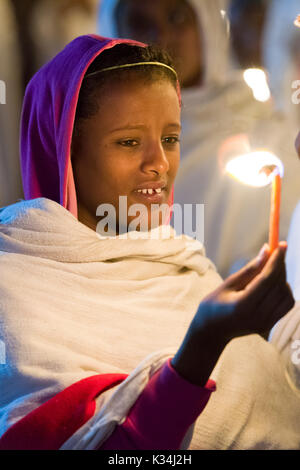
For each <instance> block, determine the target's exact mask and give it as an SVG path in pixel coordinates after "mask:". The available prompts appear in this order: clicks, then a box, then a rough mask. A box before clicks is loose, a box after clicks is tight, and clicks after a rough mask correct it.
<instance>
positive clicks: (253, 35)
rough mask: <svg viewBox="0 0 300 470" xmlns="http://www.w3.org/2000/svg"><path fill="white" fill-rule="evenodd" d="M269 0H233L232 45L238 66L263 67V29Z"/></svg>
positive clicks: (231, 11) (230, 6) (231, 3)
mask: <svg viewBox="0 0 300 470" xmlns="http://www.w3.org/2000/svg"><path fill="white" fill-rule="evenodd" d="M268 5H269V0H231V2H230V4H229V8H228V19H229V21H230V32H231V41H230V42H231V46H232V52H233V55H234V60H235V62H236V65H237V67H238V68H243V69H247V68H251V67H260V68H261V67H263V54H262V44H263V31H264V25H265V19H266V14H267V10H268Z"/></svg>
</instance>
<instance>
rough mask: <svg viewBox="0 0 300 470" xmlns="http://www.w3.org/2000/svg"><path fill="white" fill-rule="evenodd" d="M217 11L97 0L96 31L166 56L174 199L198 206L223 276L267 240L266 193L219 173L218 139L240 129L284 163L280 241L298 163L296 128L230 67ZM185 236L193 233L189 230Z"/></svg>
mask: <svg viewBox="0 0 300 470" xmlns="http://www.w3.org/2000/svg"><path fill="white" fill-rule="evenodd" d="M223 8H224V2H222V3H220V2H219V1H218V0H211V1H209V2H206V1H203V0H159V1H158V0H144V1H143V2H140V1H139V0H120V1H119V0H102V1H101V2H100V8H99V22H98V33H99V34H100V35H102V36H107V37H123V38H130V39H131V38H132V39H136V40H140V41H144V42H147V43H157V44H159V45H161V46H162V47H164V48H165V49H167V50H168V51H169V53H170V54H171V56H172V57H173V60H174V62H175V66H176V68H177V70H178V72H179V78H180V82H181V86H182V99H183V108H182V124H183V129H182V139H181V165H180V169H179V172H178V176H177V180H176V185H175V194H174V202H175V203H179V201H180V203H181V204H191V203H193V204H196V203H197V204H204V205H205V207H204V211H205V216H204V244H205V247H206V252H207V255H208V256H209V257H210V258H211V259H212V260H213V261H214V262H215V264H216V265H217V268H218V270H219V271H220V272H221V274H223V276H225V275H227V274H228V272H234V271H236V270H237V269H238V268H239V267H241V266H242V265H243V264H245V262H246V261H247V260H248V259H250V258H251V257H252V256H253V254H254V253H255V252H257V249H258V248H259V246H261V244H262V243H263V242H264V241H266V240H267V236H268V235H267V232H268V218H269V207H270V191H269V188H268V187H267V188H251V187H248V186H245V185H241V184H240V183H239V182H237V181H235V180H233V179H232V178H231V177H230V176H228V175H226V174H224V172H222V170H221V169H220V161H219V159H218V152H219V149H220V146H221V145H222V143H223V142H224V141H225V140H226V139H227V138H229V137H231V136H233V135H238V134H241V133H243V134H245V135H247V136H248V138H249V141H250V145H251V148H252V149H253V150H255V149H257V148H261V147H263V148H267V149H268V150H269V151H272V152H274V153H275V154H276V155H277V156H278V157H279V158H280V159H281V160H282V161H283V163H284V165H285V178H284V180H283V189H282V207H281V236H282V237H283V238H284V237H285V236H287V233H288V226H289V222H290V216H291V213H292V211H293V209H294V207H295V205H296V202H297V194H298V177H299V176H298V175H299V168H298V166H297V165H296V161H295V160H296V159H295V150H294V148H293V145H292V142H293V139H294V135H295V131H294V130H293V129H291V128H290V127H289V126H288V125H287V124H286V122H285V119H284V117H282V116H277V115H275V114H274V109H273V104H272V101H271V100H270V99H268V97H267V98H264V99H265V101H264V102H262V101H258V100H256V99H255V98H254V96H253V92H252V90H251V89H250V88H249V86H248V85H247V84H246V83H245V80H244V78H243V73H242V72H241V71H232V70H231V71H230V68H232V65H231V59H230V48H229V35H228V28H227V24H226V22H225V21H224V11H223V12H221V10H222V9H223ZM222 13H223V14H222ZM291 27H292V26H291ZM221 167H222V162H221ZM194 230H195V229H194ZM189 235H191V236H194V232H193V230H191V232H190V233H189Z"/></svg>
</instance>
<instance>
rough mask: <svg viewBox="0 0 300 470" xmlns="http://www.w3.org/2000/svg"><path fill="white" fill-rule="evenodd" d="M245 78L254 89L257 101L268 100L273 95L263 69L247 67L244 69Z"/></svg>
mask: <svg viewBox="0 0 300 470" xmlns="http://www.w3.org/2000/svg"><path fill="white" fill-rule="evenodd" d="M244 80H245V82H246V83H247V85H248V86H249V87H250V88H251V89H252V92H253V96H254V98H255V99H256V100H257V101H262V102H265V101H268V100H269V99H270V97H271V93H270V89H269V86H268V82H267V76H266V74H265V72H264V71H263V70H261V69H247V70H245V71H244Z"/></svg>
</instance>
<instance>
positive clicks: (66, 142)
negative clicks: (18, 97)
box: [20, 34, 145, 218]
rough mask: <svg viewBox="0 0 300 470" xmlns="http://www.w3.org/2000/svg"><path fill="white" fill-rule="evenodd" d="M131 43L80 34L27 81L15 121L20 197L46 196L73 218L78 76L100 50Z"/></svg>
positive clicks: (135, 42)
mask: <svg viewBox="0 0 300 470" xmlns="http://www.w3.org/2000/svg"><path fill="white" fill-rule="evenodd" d="M122 43H125V44H133V45H137V46H145V44H142V43H140V42H137V41H131V40H122V39H109V38H103V37H101V36H97V35H95V34H91V35H86V36H80V37H78V38H76V39H74V40H73V41H72V42H71V43H69V44H68V45H67V46H66V47H65V48H64V49H63V50H62V51H61V52H60V53H59V54H57V55H56V56H55V57H54V58H53V59H52V60H51V61H50V62H48V63H47V64H46V65H44V66H43V67H42V68H41V69H40V70H39V71H38V72H37V73H36V74H35V75H34V77H33V78H32V79H31V81H30V82H29V84H28V86H27V89H26V93H25V97H24V102H23V109H22V118H21V144H20V146H21V147H20V153H21V171H22V180H23V189H24V195H25V199H35V198H38V197H46V198H48V199H52V200H53V201H56V202H58V203H59V204H61V205H62V206H63V207H65V208H66V209H68V210H69V211H70V212H71V213H72V214H73V215H74V216H75V217H76V218H77V200H76V192H75V185H74V178H73V171H72V166H71V159H70V153H71V139H72V133H73V125H74V119H75V112H76V106H77V101H78V95H79V90H80V87H81V83H82V80H83V77H84V74H85V72H86V70H87V68H88V67H89V65H90V64H91V63H92V62H93V60H94V59H95V58H96V57H97V56H98V55H99V54H101V52H102V51H104V50H105V49H109V48H111V47H113V46H115V45H116V44H122Z"/></svg>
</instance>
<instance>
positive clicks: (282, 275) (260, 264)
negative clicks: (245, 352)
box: [171, 242, 295, 386]
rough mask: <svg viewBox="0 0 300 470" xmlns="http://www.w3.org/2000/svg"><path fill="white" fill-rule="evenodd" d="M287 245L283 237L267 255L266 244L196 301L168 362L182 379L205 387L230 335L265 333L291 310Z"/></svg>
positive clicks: (292, 299)
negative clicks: (205, 295) (255, 254)
mask: <svg viewBox="0 0 300 470" xmlns="http://www.w3.org/2000/svg"><path fill="white" fill-rule="evenodd" d="M286 249H287V244H286V243H285V242H281V243H280V245H279V248H277V249H276V250H275V251H274V253H272V255H271V256H270V253H269V248H268V246H267V245H266V246H264V247H263V249H262V250H261V252H260V254H259V256H258V257H257V258H255V259H254V260H253V261H251V262H250V263H249V264H247V266H245V267H244V268H243V269H241V270H240V271H238V272H237V273H235V274H233V275H232V276H230V277H228V278H227V279H226V281H225V282H223V284H221V286H220V287H219V288H218V289H216V290H215V291H214V292H212V293H211V294H210V295H209V296H207V297H206V298H205V299H204V300H203V301H202V302H201V303H200V305H199V308H198V310H197V313H196V315H195V316H194V318H193V320H192V322H191V324H190V327H189V329H188V331H187V333H186V335H185V337H184V340H183V342H182V344H181V346H180V348H179V349H178V351H177V353H176V354H175V356H174V358H173V359H172V362H171V364H172V366H173V367H174V369H175V370H176V371H177V372H178V373H179V374H180V375H181V376H182V377H183V378H185V379H186V380H188V381H189V382H191V383H193V384H195V385H199V386H204V385H205V383H206V381H207V379H208V378H209V376H210V374H211V372H212V370H213V368H214V367H215V364H216V362H217V360H218V358H219V356H220V355H221V353H222V351H223V349H224V348H225V346H226V345H227V343H228V342H229V341H230V340H231V339H233V338H235V337H238V336H244V335H248V334H253V333H258V334H260V335H263V334H264V333H265V332H266V331H269V330H270V329H271V328H272V327H273V325H274V324H275V323H276V322H277V321H278V320H280V318H281V317H283V316H284V315H285V314H286V313H287V312H288V311H289V310H291V308H292V307H293V306H294V303H295V301H294V298H293V295H292V293H291V289H290V287H289V285H288V284H287V282H286V270H285V262H284V258H285V253H286Z"/></svg>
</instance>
